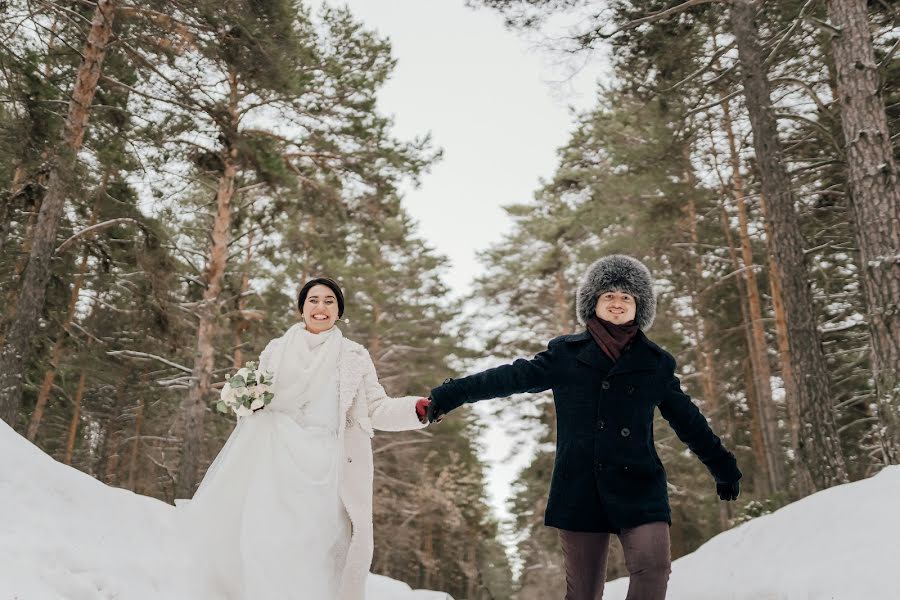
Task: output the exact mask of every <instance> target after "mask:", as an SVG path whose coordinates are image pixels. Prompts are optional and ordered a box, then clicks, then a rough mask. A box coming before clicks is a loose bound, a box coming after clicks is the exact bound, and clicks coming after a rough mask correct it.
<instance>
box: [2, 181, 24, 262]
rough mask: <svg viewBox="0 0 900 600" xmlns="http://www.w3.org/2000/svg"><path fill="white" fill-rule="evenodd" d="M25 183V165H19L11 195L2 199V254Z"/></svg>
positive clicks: (10, 189) (10, 191) (10, 187)
mask: <svg viewBox="0 0 900 600" xmlns="http://www.w3.org/2000/svg"><path fill="white" fill-rule="evenodd" d="M24 181H25V165H24V164H23V163H19V164H17V165H16V168H15V170H14V171H13V178H12V183H11V184H10V186H9V195H7V196H6V197H5V198H2V199H0V252H3V247H4V246H6V236H7V234H9V230H10V227H11V224H12V219H10V213H11V212H12V210H11V209H12V204H13V202H15V197H16V194H18V193H19V191H20V190H21V188H22V183H24Z"/></svg>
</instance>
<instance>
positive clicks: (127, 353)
mask: <svg viewBox="0 0 900 600" xmlns="http://www.w3.org/2000/svg"><path fill="white" fill-rule="evenodd" d="M106 353H107V354H108V355H110V356H124V357H125V358H137V359H147V360H155V361H158V362H161V363H163V364H164V365H168V366H170V367H173V368H175V369H178V370H180V371H183V372H185V373H193V370H192V369H189V368H188V367H185V366H184V365H179V364H178V363H176V362H172V361H171V360H169V359H167V358H163V357H162V356H158V355H156V354H150V353H149V352H139V351H137V350H108V351H107V352H106Z"/></svg>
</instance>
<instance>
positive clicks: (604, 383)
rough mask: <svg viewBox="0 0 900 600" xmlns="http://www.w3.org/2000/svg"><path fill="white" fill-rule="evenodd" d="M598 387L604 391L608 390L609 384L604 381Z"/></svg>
mask: <svg viewBox="0 0 900 600" xmlns="http://www.w3.org/2000/svg"><path fill="white" fill-rule="evenodd" d="M600 387H602V388H603V389H604V390H608V389H609V382H608V381H604V382H603V383H601V384H600Z"/></svg>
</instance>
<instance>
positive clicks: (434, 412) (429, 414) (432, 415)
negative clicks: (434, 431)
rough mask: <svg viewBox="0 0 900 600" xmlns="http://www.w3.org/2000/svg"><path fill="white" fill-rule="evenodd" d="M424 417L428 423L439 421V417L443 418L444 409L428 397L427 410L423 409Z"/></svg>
mask: <svg viewBox="0 0 900 600" xmlns="http://www.w3.org/2000/svg"><path fill="white" fill-rule="evenodd" d="M425 418H426V419H428V422H429V423H440V421H441V419H443V418H444V411H442V410H441V407H440V406H438V405H437V402H435V401H434V400H432V399H431V398H428V410H427V411H425Z"/></svg>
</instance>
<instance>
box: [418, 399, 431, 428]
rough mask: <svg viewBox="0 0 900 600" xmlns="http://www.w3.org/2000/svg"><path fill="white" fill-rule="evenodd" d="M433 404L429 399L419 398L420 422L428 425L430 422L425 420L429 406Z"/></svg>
mask: <svg viewBox="0 0 900 600" xmlns="http://www.w3.org/2000/svg"><path fill="white" fill-rule="evenodd" d="M429 404H431V400H429V399H428V398H419V400H418V401H417V402H416V416H417V417H419V422H421V423H427V422H428V420H427V419H426V418H425V413H426V412H427V411H428V405H429Z"/></svg>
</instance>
